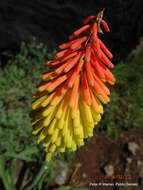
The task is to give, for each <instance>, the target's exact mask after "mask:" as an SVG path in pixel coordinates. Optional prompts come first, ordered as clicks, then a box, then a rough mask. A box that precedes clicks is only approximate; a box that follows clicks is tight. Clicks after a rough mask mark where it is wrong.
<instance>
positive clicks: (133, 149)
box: [128, 142, 139, 155]
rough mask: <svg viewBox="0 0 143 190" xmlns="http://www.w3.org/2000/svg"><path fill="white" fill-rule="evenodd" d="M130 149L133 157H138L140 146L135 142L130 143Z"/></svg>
mask: <svg viewBox="0 0 143 190" xmlns="http://www.w3.org/2000/svg"><path fill="white" fill-rule="evenodd" d="M128 149H129V151H130V152H131V153H132V154H133V155H136V150H137V149H139V146H138V145H137V144H136V143H135V142H129V143H128Z"/></svg>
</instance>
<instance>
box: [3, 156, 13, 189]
mask: <svg viewBox="0 0 143 190" xmlns="http://www.w3.org/2000/svg"><path fill="white" fill-rule="evenodd" d="M4 165H5V162H4V157H3V156H0V175H1V179H2V182H3V185H4V187H5V189H6V190H15V187H14V186H13V185H12V184H9V181H8V179H7V175H6V170H5V167H4Z"/></svg>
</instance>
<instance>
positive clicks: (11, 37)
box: [0, 0, 143, 62]
mask: <svg viewBox="0 0 143 190" xmlns="http://www.w3.org/2000/svg"><path fill="white" fill-rule="evenodd" d="M103 8H105V14H104V18H105V20H106V21H107V22H108V24H109V27H110V28H111V32H110V33H105V34H104V36H103V35H101V38H103V41H105V42H106V45H107V47H108V48H109V49H111V51H112V52H113V54H114V61H115V62H118V61H119V59H121V58H124V57H125V56H127V54H128V52H130V50H131V49H132V48H134V47H135V45H136V42H137V40H138V39H139V37H140V36H143V25H142V23H143V15H142V12H143V1H142V0H138V1H136V0H116V1H114V0H108V1H107V0H96V1H84V2H83V1H82V0H79V1H72V0H68V1H65V0H53V1H47V0H30V1H25V0H20V1H19V0H1V1H0V42H1V43H0V53H3V52H5V51H9V52H12V53H15V52H17V51H18V49H19V46H20V44H21V42H22V41H29V40H30V39H31V38H32V37H33V36H35V37H36V38H37V39H38V40H39V41H41V42H44V43H45V44H46V45H48V47H49V51H53V50H54V49H55V48H57V44H61V43H63V42H65V41H67V40H68V38H67V36H68V35H71V33H72V32H73V31H74V30H76V29H78V28H79V27H81V25H82V21H83V19H85V18H86V17H87V16H89V15H92V14H94V15H96V14H97V12H98V11H99V10H101V9H103Z"/></svg>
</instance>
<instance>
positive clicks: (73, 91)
mask: <svg viewBox="0 0 143 190" xmlns="http://www.w3.org/2000/svg"><path fill="white" fill-rule="evenodd" d="M103 13H104V10H102V11H100V12H99V13H98V14H97V16H93V15H92V16H89V17H88V18H86V19H85V20H84V21H83V24H84V25H83V26H82V27H81V28H80V29H78V30H76V31H75V32H73V34H72V35H71V36H69V40H70V41H69V42H66V43H64V44H62V45H60V46H59V48H60V51H59V52H58V53H57V54H56V56H55V58H54V59H53V60H51V61H47V62H46V64H45V67H49V68H52V71H50V72H45V73H44V74H43V75H42V80H43V82H42V83H41V84H40V85H39V86H38V92H37V94H36V95H35V96H34V101H33V104H32V109H33V111H32V114H31V115H32V125H33V134H34V135H38V142H41V141H42V142H43V147H44V150H45V151H46V159H47V160H50V159H51V156H52V154H53V153H54V152H55V153H57V152H64V151H75V150H76V149H77V147H79V146H82V145H84V139H85V138H87V137H91V136H93V130H94V126H95V125H97V124H98V122H99V121H100V119H101V115H102V114H103V106H102V104H107V103H108V102H109V101H110V99H109V97H108V96H109V95H110V90H109V89H108V87H107V86H106V85H105V82H107V83H109V84H111V85H113V84H114V83H115V78H114V75H113V74H112V73H111V71H110V70H109V68H113V66H114V65H113V64H112V62H111V61H110V59H111V58H112V57H113V55H112V53H111V52H110V51H109V50H108V48H107V47H106V45H105V44H104V43H103V42H102V41H101V39H99V36H98V33H101V34H103V32H102V30H101V28H100V24H102V25H103V27H104V29H105V31H106V32H109V31H110V30H109V27H108V25H107V23H106V21H105V20H103ZM108 67H109V68H108Z"/></svg>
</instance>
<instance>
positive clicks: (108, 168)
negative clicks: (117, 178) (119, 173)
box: [104, 164, 114, 175]
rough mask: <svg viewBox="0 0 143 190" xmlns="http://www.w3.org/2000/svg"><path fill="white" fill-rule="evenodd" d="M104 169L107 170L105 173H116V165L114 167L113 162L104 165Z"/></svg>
mask: <svg viewBox="0 0 143 190" xmlns="http://www.w3.org/2000/svg"><path fill="white" fill-rule="evenodd" d="M104 171H105V173H106V174H108V175H112V174H114V167H113V165H111V164H109V165H106V166H105V167H104Z"/></svg>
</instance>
